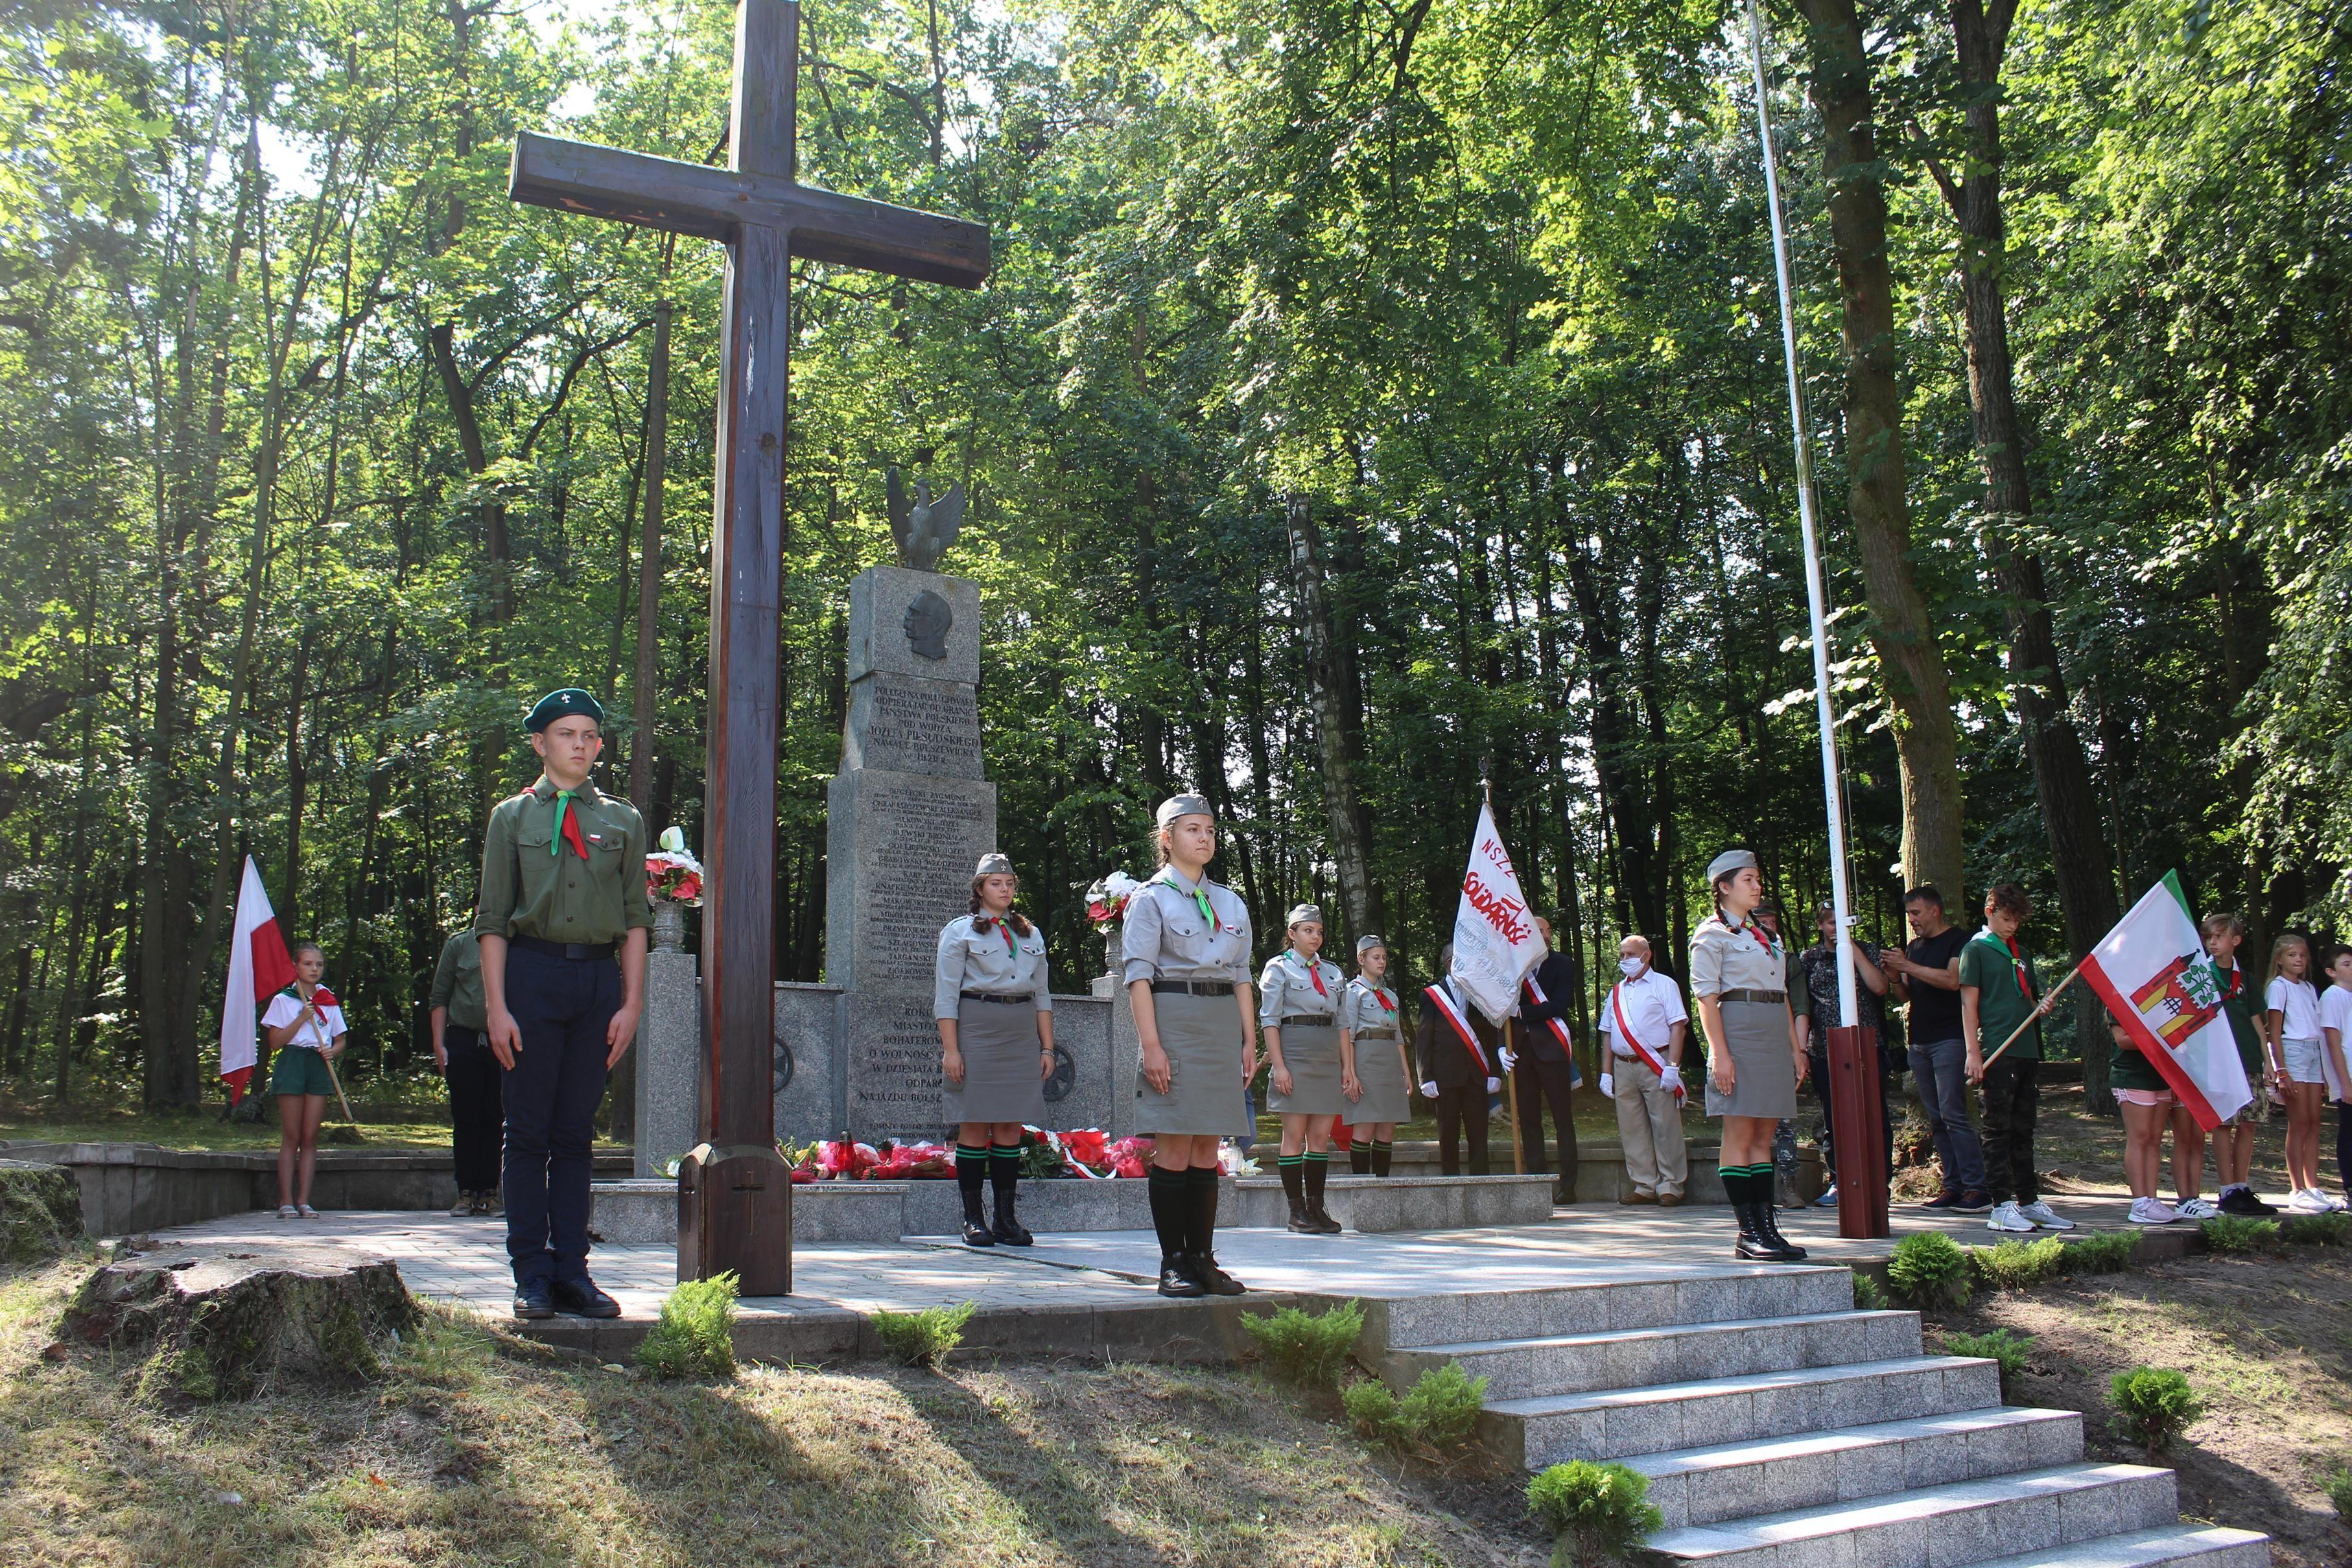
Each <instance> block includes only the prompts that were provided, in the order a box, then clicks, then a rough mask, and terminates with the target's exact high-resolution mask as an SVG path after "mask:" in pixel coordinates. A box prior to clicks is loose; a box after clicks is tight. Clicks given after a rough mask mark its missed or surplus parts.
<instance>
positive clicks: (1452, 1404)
mask: <svg viewBox="0 0 2352 1568" xmlns="http://www.w3.org/2000/svg"><path fill="white" fill-rule="evenodd" d="M1339 1399H1340V1403H1341V1404H1343V1405H1345V1406H1347V1410H1348V1424H1349V1426H1351V1427H1354V1428H1355V1429H1356V1430H1357V1432H1358V1433H1359V1434H1360V1435H1361V1436H1363V1437H1370V1438H1372V1439H1373V1440H1375V1441H1378V1442H1382V1443H1386V1444H1387V1445H1388V1446H1389V1447H1390V1448H1394V1449H1395V1450H1396V1451H1397V1452H1398V1453H1400V1454H1410V1453H1420V1454H1423V1455H1427V1456H1431V1457H1443V1456H1444V1455H1445V1454H1448V1453H1450V1452H1452V1451H1453V1450H1454V1449H1456V1448H1461V1447H1462V1446H1463V1445H1464V1444H1465V1443H1467V1442H1469V1440H1470V1435H1471V1434H1472V1433H1473V1432H1475V1431H1476V1430H1477V1428H1478V1412H1479V1411H1480V1410H1482V1409H1484V1408H1485V1407H1486V1379H1485V1378H1483V1377H1472V1376H1471V1375H1469V1374H1467V1373H1465V1372H1464V1371H1463V1370H1462V1367H1461V1365H1460V1364H1459V1363H1456V1362H1451V1361H1449V1362H1447V1363H1446V1364H1444V1366H1433V1367H1431V1368H1430V1369H1429V1370H1428V1371H1427V1372H1424V1373H1423V1374H1422V1375H1421V1376H1420V1378H1419V1379H1418V1380H1417V1381H1416V1382H1415V1383H1414V1384H1413V1385H1412V1387H1411V1388H1410V1389H1408V1390H1406V1391H1405V1396H1404V1397H1403V1398H1402V1399H1399V1398H1398V1397H1397V1396H1395V1395H1393V1394H1391V1393H1390V1392H1389V1390H1388V1388H1387V1387H1386V1385H1382V1384H1379V1383H1358V1384H1353V1385H1349V1388H1348V1389H1347V1390H1346V1391H1345V1392H1344V1393H1342V1394H1341V1395H1340V1396H1339Z"/></svg>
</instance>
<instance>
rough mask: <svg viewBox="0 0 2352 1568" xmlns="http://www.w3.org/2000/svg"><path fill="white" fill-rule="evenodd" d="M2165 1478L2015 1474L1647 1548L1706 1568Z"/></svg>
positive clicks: (2119, 1467) (2122, 1468) (1788, 1515)
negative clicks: (1858, 1534)
mask: <svg viewBox="0 0 2352 1568" xmlns="http://www.w3.org/2000/svg"><path fill="white" fill-rule="evenodd" d="M2170 1473H2171V1472H2170V1471H2168V1470H2166V1469H2161V1468H2159V1467H2154V1466H2148V1465H2123V1464H2097V1463H2088V1462H2086V1463H2083V1464H2075V1465H2053V1466H2050V1467H2047V1468H2045V1469H2032V1470H2018V1471H2014V1472H2012V1473H2011V1474H2009V1475H2005V1476H1984V1477H1979V1478H1977V1479H1971V1480H1965V1481H1946V1482H1944V1483H1942V1484H1941V1485H1938V1486H1932V1487H1917V1488H1914V1489H1912V1490H1908V1491H1902V1492H1889V1493H1886V1494H1885V1495H1883V1496H1880V1497H1876V1498H1864V1499H1861V1500H1854V1501H1849V1502H1833V1503H1823V1504H1821V1505H1820V1506H1818V1507H1814V1508H1797V1509H1790V1510H1789V1511H1786V1512H1784V1513H1759V1514H1753V1515H1750V1516H1749V1517H1748V1518H1746V1519H1738V1520H1726V1521H1723V1522H1721V1523H1717V1524H1694V1525H1685V1526H1684V1527H1682V1528H1681V1529H1678V1530H1669V1531H1665V1532H1664V1533H1663V1534H1659V1535H1654V1536H1652V1537H1651V1538H1650V1539H1649V1541H1648V1542H1646V1543H1645V1544H1646V1547H1647V1550H1648V1551H1649V1552H1652V1553H1654V1554H1655V1555H1658V1556H1663V1557H1669V1558H1673V1559H1675V1561H1677V1562H1684V1563H1705V1562H1708V1561H1711V1560H1713V1559H1716V1558H1721V1557H1734V1556H1738V1554H1740V1553H1741V1552H1757V1551H1763V1550H1768V1549H1770V1548H1773V1547H1781V1546H1787V1545H1790V1544H1791V1543H1792V1542H1801V1541H1819V1540H1822V1539H1825V1538H1827V1537H1830V1536H1834V1535H1846V1534H1851V1533H1853V1532H1855V1531H1864V1530H1870V1529H1874V1528H1875V1527H1877V1526H1880V1525H1887V1524H1900V1523H1905V1522H1907V1521H1914V1520H1919V1519H1931V1518H1934V1517H1936V1516H1937V1515H1939V1514H1953V1513H1964V1512H1969V1511H1974V1510H1977V1509H1984V1508H2000V1507H2001V1506H2003V1505H2004V1504H2008V1503H2013V1502H2023V1501H2031V1500H2033V1499H2035V1498H2037V1497H2052V1496H2056V1495H2059V1494H2060V1493H2061V1492H2066V1491H2090V1490H2095V1489H2099V1488H2104V1487H2115V1486H2123V1485H2126V1484H2127V1483H2129V1482H2131V1481H2135V1480H2139V1479H2143V1478H2146V1477H2148V1476H2163V1475H2169V1474H2170Z"/></svg>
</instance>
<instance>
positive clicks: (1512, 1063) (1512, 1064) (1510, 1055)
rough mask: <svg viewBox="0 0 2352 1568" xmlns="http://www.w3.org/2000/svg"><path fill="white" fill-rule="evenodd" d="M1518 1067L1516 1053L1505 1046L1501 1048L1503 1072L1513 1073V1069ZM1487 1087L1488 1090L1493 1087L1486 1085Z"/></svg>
mask: <svg viewBox="0 0 2352 1568" xmlns="http://www.w3.org/2000/svg"><path fill="white" fill-rule="evenodd" d="M1518 1065H1519V1058H1518V1053H1517V1051H1513V1050H1512V1049H1511V1048H1510V1047H1509V1046H1505V1047H1503V1071H1506V1072H1509V1071H1513V1070H1514V1069H1516V1068H1517V1066H1518ZM1488 1087H1489V1088H1492V1087H1493V1085H1492V1084H1489V1085H1488Z"/></svg>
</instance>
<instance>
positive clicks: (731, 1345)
mask: <svg viewBox="0 0 2352 1568" xmlns="http://www.w3.org/2000/svg"><path fill="white" fill-rule="evenodd" d="M735 1284H736V1281H735V1276H734V1275H732V1274H720V1275H718V1276H717V1277H715V1278H713V1279H709V1280H688V1281H685V1282H684V1283H682V1284H681V1285H679V1286H678V1288H677V1290H675V1291H671V1292H670V1293H669V1299H668V1300H667V1301H664V1302H662V1309H661V1321H660V1322H656V1323H655V1324H654V1326H653V1330H652V1332H651V1333H647V1334H646V1337H645V1338H643V1339H641V1340H639V1341H638V1342H637V1354H636V1361H637V1364H638V1365H639V1366H642V1367H644V1368H645V1369H646V1371H647V1372H650V1373H652V1374H653V1375H655V1376H656V1377H732V1376H734V1375H735V1334H734V1328H735Z"/></svg>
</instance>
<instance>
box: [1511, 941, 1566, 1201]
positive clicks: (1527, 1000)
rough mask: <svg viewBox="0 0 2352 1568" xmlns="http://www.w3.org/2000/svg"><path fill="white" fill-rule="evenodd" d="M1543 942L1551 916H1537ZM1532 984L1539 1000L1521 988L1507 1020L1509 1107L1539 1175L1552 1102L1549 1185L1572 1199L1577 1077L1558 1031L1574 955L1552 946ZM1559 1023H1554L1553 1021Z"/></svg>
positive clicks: (1557, 1195)
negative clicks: (1512, 1093) (1554, 1180)
mask: <svg viewBox="0 0 2352 1568" xmlns="http://www.w3.org/2000/svg"><path fill="white" fill-rule="evenodd" d="M1536 930H1537V931H1538V932H1540V933H1541V934H1542V936H1543V939H1544V946H1546V947H1548V948H1549V947H1550V946H1551V922H1550V921H1549V920H1546V919H1544V918H1543V917H1542V916H1541V915H1538V916H1537V917H1536ZM1534 980H1535V990H1536V991H1537V992H1539V993H1540V994H1541V995H1542V997H1543V998H1544V999H1543V1000H1542V1001H1540V1002H1538V1001H1537V1000H1536V999H1535V998H1534V997H1533V996H1530V995H1527V994H1525V993H1524V991H1523V992H1522V994H1521V996H1520V998H1519V1016H1518V1017H1517V1018H1516V1019H1512V1020H1511V1030H1510V1038H1511V1051H1512V1055H1513V1056H1514V1057H1515V1058H1516V1059H1517V1060H1516V1061H1514V1062H1513V1063H1512V1064H1511V1079H1512V1082H1513V1083H1514V1084H1515V1086H1516V1089H1517V1096H1518V1099H1517V1104H1516V1105H1515V1106H1514V1107H1513V1109H1514V1113H1515V1114H1516V1115H1517V1117H1518V1128H1519V1144H1520V1146H1521V1148H1522V1149H1523V1150H1524V1151H1525V1153H1526V1155H1527V1168H1528V1170H1529V1171H1532V1172H1534V1173H1536V1174H1537V1175H1538V1176H1540V1175H1541V1174H1542V1173H1544V1172H1545V1171H1548V1170H1549V1169H1550V1168H1551V1166H1549V1165H1547V1164H1546V1163H1545V1161H1544V1126H1543V1113H1544V1107H1545V1106H1546V1105H1547V1104H1549V1106H1550V1107H1551V1124H1552V1133H1553V1135H1554V1136H1555V1137H1557V1138H1558V1139H1559V1183H1558V1184H1557V1185H1556V1186H1554V1187H1553V1188H1552V1200H1553V1201H1554V1202H1556V1203H1573V1202H1575V1201H1576V1112H1575V1109H1574V1107H1573V1106H1572V1105H1571V1104H1570V1097H1569V1092H1570V1090H1572V1089H1574V1088H1575V1087H1576V1085H1577V1083H1578V1082H1579V1081H1580V1080H1579V1077H1578V1074H1577V1071H1576V1059H1575V1058H1574V1057H1572V1056H1570V1054H1569V1051H1568V1047H1567V1045H1566V1044H1565V1043H1564V1042H1563V1041H1562V1040H1561V1038H1560V1037H1561V1035H1563V1034H1564V1033H1566V1031H1567V1030H1568V1027H1569V1017H1570V1011H1569V1009H1570V1007H1571V1006H1572V1005H1573V1004H1574V1000H1575V997H1576V960H1575V959H1573V958H1570V956H1568V955H1567V954H1565V953H1561V952H1558V951H1553V952H1549V953H1547V954H1546V955H1545V956H1544V961H1543V962H1542V963H1540V964H1538V965H1537V966H1536V972H1535V975H1534ZM1555 1024H1557V1025H1559V1028H1558V1029H1555V1028H1554V1027H1553V1025H1555Z"/></svg>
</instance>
